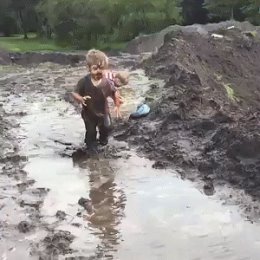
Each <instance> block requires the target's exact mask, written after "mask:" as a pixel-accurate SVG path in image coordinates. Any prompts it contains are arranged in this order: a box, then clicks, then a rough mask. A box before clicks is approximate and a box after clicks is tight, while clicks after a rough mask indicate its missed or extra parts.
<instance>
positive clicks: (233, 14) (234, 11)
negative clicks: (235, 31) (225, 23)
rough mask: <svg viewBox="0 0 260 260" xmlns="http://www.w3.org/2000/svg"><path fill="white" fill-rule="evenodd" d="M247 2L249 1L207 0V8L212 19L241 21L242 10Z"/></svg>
mask: <svg viewBox="0 0 260 260" xmlns="http://www.w3.org/2000/svg"><path fill="white" fill-rule="evenodd" d="M247 2H248V0H205V7H206V8H207V9H208V11H209V13H210V16H211V17H219V18H221V19H231V20H234V19H238V20H240V19H241V18H240V17H241V8H242V7H243V6H244V5H246V3H247Z"/></svg>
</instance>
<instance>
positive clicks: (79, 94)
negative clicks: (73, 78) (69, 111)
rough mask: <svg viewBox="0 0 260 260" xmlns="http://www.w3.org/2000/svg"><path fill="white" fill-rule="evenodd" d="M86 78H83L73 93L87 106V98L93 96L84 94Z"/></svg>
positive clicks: (75, 97)
mask: <svg viewBox="0 0 260 260" xmlns="http://www.w3.org/2000/svg"><path fill="white" fill-rule="evenodd" d="M84 80H85V79H81V80H80V81H79V82H78V84H77V86H76V87H75V89H74V91H73V92H72V93H71V94H72V96H73V98H74V99H75V100H76V101H77V102H78V103H80V104H82V105H83V106H86V103H85V102H86V100H87V99H90V98H91V97H89V96H86V97H84V96H83V88H84Z"/></svg>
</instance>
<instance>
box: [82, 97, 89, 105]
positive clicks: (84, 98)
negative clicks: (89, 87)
mask: <svg viewBox="0 0 260 260" xmlns="http://www.w3.org/2000/svg"><path fill="white" fill-rule="evenodd" d="M89 99H91V97H90V96H85V97H82V100H81V104H82V105H83V106H85V107H86V106H87V104H86V101H87V100H89Z"/></svg>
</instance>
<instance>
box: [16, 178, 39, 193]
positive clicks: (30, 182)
mask: <svg viewBox="0 0 260 260" xmlns="http://www.w3.org/2000/svg"><path fill="white" fill-rule="evenodd" d="M34 183H35V180H27V181H25V182H21V183H18V184H17V187H18V188H19V190H20V191H25V190H26V188H28V187H29V186H31V185H33V184H34Z"/></svg>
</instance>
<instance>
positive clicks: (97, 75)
mask: <svg viewBox="0 0 260 260" xmlns="http://www.w3.org/2000/svg"><path fill="white" fill-rule="evenodd" d="M104 69H105V68H104V66H103V65H102V64H99V65H92V66H90V67H89V71H90V75H91V77H92V78H93V79H94V80H100V79H101V78H102V77H103V70H104Z"/></svg>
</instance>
